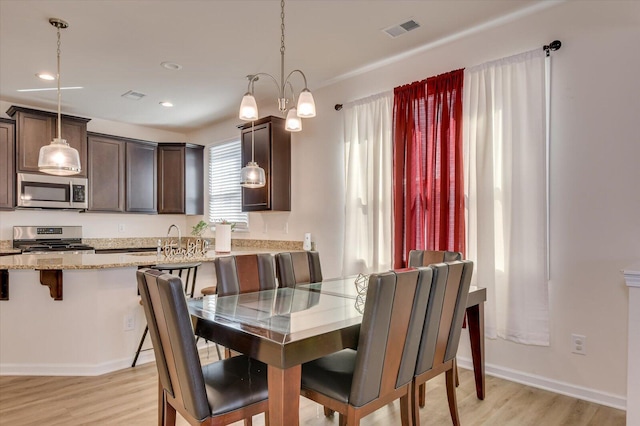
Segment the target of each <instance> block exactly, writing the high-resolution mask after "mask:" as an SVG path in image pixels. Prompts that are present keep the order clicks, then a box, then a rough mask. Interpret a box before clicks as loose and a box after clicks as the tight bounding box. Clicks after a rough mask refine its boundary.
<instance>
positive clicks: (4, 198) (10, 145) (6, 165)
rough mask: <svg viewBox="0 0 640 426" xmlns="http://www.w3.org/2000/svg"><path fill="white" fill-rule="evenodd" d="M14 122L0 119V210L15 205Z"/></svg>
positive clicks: (10, 208)
mask: <svg viewBox="0 0 640 426" xmlns="http://www.w3.org/2000/svg"><path fill="white" fill-rule="evenodd" d="M15 146H16V140H15V124H14V122H13V121H10V120H4V119H0V176H2V178H1V179H0V210H13V208H14V207H15V205H16V203H15V200H16V199H15V193H16V181H15V177H16V173H15V167H14V165H15Z"/></svg>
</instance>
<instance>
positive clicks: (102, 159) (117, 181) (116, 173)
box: [87, 133, 126, 212]
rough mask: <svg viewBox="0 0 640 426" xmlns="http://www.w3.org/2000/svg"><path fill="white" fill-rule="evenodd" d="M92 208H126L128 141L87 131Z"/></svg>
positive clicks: (90, 203) (90, 205)
mask: <svg viewBox="0 0 640 426" xmlns="http://www.w3.org/2000/svg"><path fill="white" fill-rule="evenodd" d="M87 148H88V167H87V172H88V175H89V179H88V180H89V210H90V211H98V212H123V211H124V208H125V148H126V142H125V141H123V140H121V139H118V138H114V137H110V136H106V135H99V134H94V133H89V134H88V141H87Z"/></svg>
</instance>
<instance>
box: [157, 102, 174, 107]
mask: <svg viewBox="0 0 640 426" xmlns="http://www.w3.org/2000/svg"><path fill="white" fill-rule="evenodd" d="M160 105H162V106H163V107H167V108H171V107H172V106H173V104H172V103H171V102H169V101H163V102H160Z"/></svg>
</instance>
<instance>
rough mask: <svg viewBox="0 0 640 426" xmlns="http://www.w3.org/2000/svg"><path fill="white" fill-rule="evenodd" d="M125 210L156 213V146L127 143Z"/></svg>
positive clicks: (150, 143)
mask: <svg viewBox="0 0 640 426" xmlns="http://www.w3.org/2000/svg"><path fill="white" fill-rule="evenodd" d="M125 169H126V171H125V173H126V182H127V190H126V196H125V198H126V202H125V210H126V211H127V212H133V213H157V212H158V208H157V205H158V199H157V196H156V194H157V189H156V188H157V179H158V144H156V143H152V142H137V141H127V146H126V161H125Z"/></svg>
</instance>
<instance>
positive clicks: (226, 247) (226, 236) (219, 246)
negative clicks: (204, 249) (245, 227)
mask: <svg viewBox="0 0 640 426" xmlns="http://www.w3.org/2000/svg"><path fill="white" fill-rule="evenodd" d="M230 251H231V224H223V223H218V224H216V253H229V252H230Z"/></svg>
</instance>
